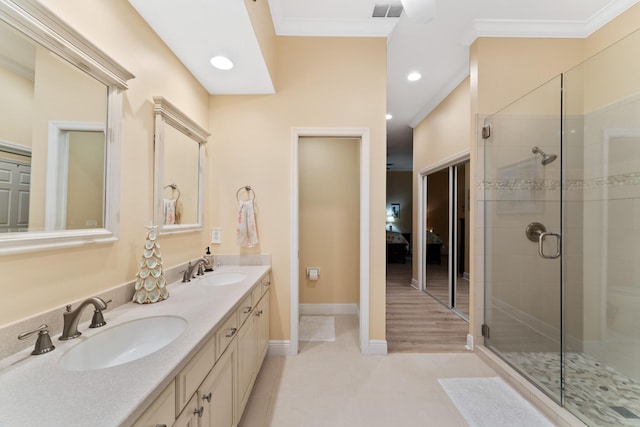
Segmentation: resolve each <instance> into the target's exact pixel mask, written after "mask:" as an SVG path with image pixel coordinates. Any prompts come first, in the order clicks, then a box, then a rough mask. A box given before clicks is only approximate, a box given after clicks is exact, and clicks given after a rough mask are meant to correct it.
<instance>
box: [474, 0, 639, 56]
mask: <svg viewBox="0 0 640 427" xmlns="http://www.w3.org/2000/svg"><path fill="white" fill-rule="evenodd" d="M637 2H638V0H614V1H612V2H610V3H608V4H607V5H606V6H604V7H603V8H602V9H600V10H599V11H597V12H596V13H594V14H593V15H592V16H591V17H589V18H588V19H586V20H583V21H570V20H539V21H530V20H529V21H526V20H507V19H476V20H474V21H473V29H472V30H471V32H470V34H469V35H467V37H465V40H464V42H465V44H467V45H469V44H471V43H473V41H474V40H475V39H476V38H478V37H535V38H586V37H589V36H590V35H591V34H593V33H594V32H595V31H597V30H599V29H600V28H602V27H603V26H604V25H605V24H607V23H609V22H610V21H611V20H612V19H614V18H615V17H617V16H618V15H620V14H621V13H623V12H624V11H626V10H627V9H628V8H630V7H631V6H633V5H634V4H636V3H637Z"/></svg>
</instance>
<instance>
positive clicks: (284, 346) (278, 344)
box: [268, 340, 295, 356]
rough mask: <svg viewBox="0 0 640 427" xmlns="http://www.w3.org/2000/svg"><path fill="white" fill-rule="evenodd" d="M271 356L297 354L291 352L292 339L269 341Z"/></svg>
mask: <svg viewBox="0 0 640 427" xmlns="http://www.w3.org/2000/svg"><path fill="white" fill-rule="evenodd" d="M268 354H269V355H270V356H295V355H294V354H291V341H289V340H282V341H276V340H271V341H269V353H268Z"/></svg>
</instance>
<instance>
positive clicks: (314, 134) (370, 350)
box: [287, 128, 386, 355]
mask: <svg viewBox="0 0 640 427" xmlns="http://www.w3.org/2000/svg"><path fill="white" fill-rule="evenodd" d="M304 138H328V139H335V138H338V139H341V138H342V139H344V138H347V139H356V140H357V141H358V144H357V145H358V155H357V162H358V163H357V167H358V173H357V179H358V189H359V191H358V193H359V194H358V209H357V212H354V214H355V215H356V216H357V217H358V221H357V223H358V225H357V228H358V243H357V245H356V246H357V250H358V255H357V257H356V258H357V270H358V272H357V281H358V289H359V292H358V296H357V312H358V315H359V324H360V333H359V344H360V351H361V353H363V354H386V345H382V344H379V343H372V342H370V340H369V129H360V128H358V129H351V128H347V129H344V128H337V129H314V128H294V129H292V132H291V147H292V177H291V183H292V189H291V194H292V197H291V261H290V282H291V287H290V292H291V293H290V295H291V298H290V301H291V307H290V328H291V329H290V337H291V340H290V343H289V349H288V351H287V353H288V354H290V355H295V354H297V353H298V347H299V346H298V339H299V318H300V284H301V279H300V278H301V277H304V278H305V279H306V278H307V272H306V268H307V267H316V266H315V265H314V266H307V265H305V266H301V264H300V262H301V252H300V249H301V241H302V236H301V216H300V201H301V191H300V169H301V163H300V144H301V140H302V139H304ZM337 222H339V219H338V220H337ZM334 226H336V227H337V226H338V225H337V224H336V220H334ZM323 245H327V246H330V247H335V246H337V245H340V241H339V240H338V241H329V242H324V243H323ZM303 269H304V270H303ZM320 275H321V276H322V275H323V273H322V268H321V269H320Z"/></svg>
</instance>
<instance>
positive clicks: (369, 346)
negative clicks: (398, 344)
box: [360, 340, 388, 356]
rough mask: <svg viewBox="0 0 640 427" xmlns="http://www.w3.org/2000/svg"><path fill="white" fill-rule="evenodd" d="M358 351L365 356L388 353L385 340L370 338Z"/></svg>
mask: <svg viewBox="0 0 640 427" xmlns="http://www.w3.org/2000/svg"><path fill="white" fill-rule="evenodd" d="M360 352H361V353H362V354H364V355H367V356H386V355H387V353H388V347H387V341H386V340H370V341H368V342H367V343H366V345H365V346H364V347H361V348H360Z"/></svg>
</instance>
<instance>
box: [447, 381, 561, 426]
mask: <svg viewBox="0 0 640 427" xmlns="http://www.w3.org/2000/svg"><path fill="white" fill-rule="evenodd" d="M438 381H439V382H440V385H441V386H442V388H444V390H445V391H446V392H447V394H448V395H449V398H450V399H451V400H452V401H453V403H454V404H455V405H456V408H458V411H460V413H461V414H462V416H463V417H464V419H465V420H466V421H467V423H468V424H469V426H471V427H502V426H504V427H513V426H518V427H546V426H549V427H553V424H552V423H551V422H550V421H549V420H548V419H547V418H545V416H544V415H542V414H541V413H540V412H539V411H538V410H537V409H536V408H534V407H533V405H532V404H531V403H529V402H527V401H526V400H525V399H524V398H523V397H522V396H520V395H519V394H518V392H516V391H515V390H513V389H512V388H511V387H510V386H509V385H507V383H505V382H504V381H503V380H502V379H501V378H499V377H492V378H444V379H440V380H438Z"/></svg>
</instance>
